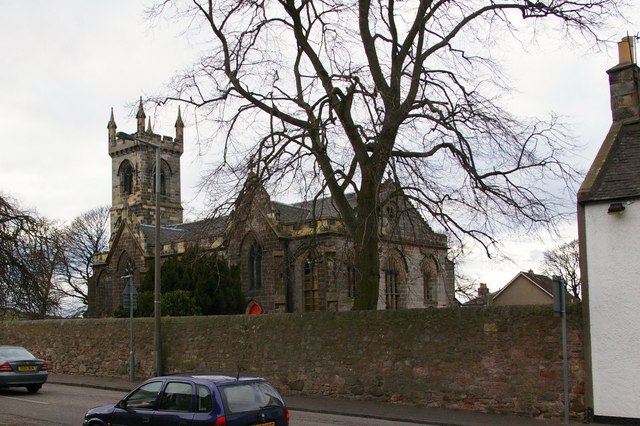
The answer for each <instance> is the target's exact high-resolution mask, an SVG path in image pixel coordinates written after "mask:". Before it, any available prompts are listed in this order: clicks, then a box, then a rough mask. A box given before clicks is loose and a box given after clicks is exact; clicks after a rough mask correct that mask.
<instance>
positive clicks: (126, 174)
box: [118, 160, 135, 195]
mask: <svg viewBox="0 0 640 426" xmlns="http://www.w3.org/2000/svg"><path fill="white" fill-rule="evenodd" d="M134 173H135V172H134V169H133V166H132V165H131V162H129V160H124V161H123V162H122V163H120V168H119V170H118V176H120V193H121V194H126V195H129V194H133V175H134Z"/></svg>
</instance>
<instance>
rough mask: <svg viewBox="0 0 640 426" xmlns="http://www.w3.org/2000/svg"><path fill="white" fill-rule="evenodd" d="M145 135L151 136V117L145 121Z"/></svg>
mask: <svg viewBox="0 0 640 426" xmlns="http://www.w3.org/2000/svg"><path fill="white" fill-rule="evenodd" d="M147 133H148V134H150V135H151V134H153V128H152V127H151V117H149V119H148V120H147Z"/></svg>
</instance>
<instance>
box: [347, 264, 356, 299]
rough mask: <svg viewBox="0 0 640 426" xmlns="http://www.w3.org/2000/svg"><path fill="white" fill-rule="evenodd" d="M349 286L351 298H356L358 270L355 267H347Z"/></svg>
mask: <svg viewBox="0 0 640 426" xmlns="http://www.w3.org/2000/svg"><path fill="white" fill-rule="evenodd" d="M347 286H348V295H349V297H352V298H353V297H356V268H355V267H354V266H353V265H348V266H347Z"/></svg>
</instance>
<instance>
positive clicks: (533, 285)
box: [463, 270, 553, 306]
mask: <svg viewBox="0 0 640 426" xmlns="http://www.w3.org/2000/svg"><path fill="white" fill-rule="evenodd" d="M551 285H552V280H551V278H549V277H547V276H545V275H539V274H535V273H534V272H533V271H532V270H529V272H518V274H517V275H516V276H515V277H513V279H512V280H511V281H509V283H508V284H507V285H505V286H504V287H502V288H501V289H500V290H498V291H496V292H495V293H490V292H489V289H488V288H487V285H486V284H480V287H479V288H478V296H477V297H476V298H474V299H472V300H470V301H468V302H466V303H464V304H463V306H506V305H551V304H553V290H552V287H551Z"/></svg>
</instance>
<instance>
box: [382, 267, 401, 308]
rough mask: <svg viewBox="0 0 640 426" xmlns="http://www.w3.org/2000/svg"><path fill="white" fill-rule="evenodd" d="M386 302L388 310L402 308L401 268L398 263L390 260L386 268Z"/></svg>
mask: <svg viewBox="0 0 640 426" xmlns="http://www.w3.org/2000/svg"><path fill="white" fill-rule="evenodd" d="M384 285H385V302H386V308H387V309H398V308H399V307H400V268H399V267H398V262H397V261H396V260H395V259H393V258H390V259H388V260H387V262H386V264H385V267H384Z"/></svg>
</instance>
